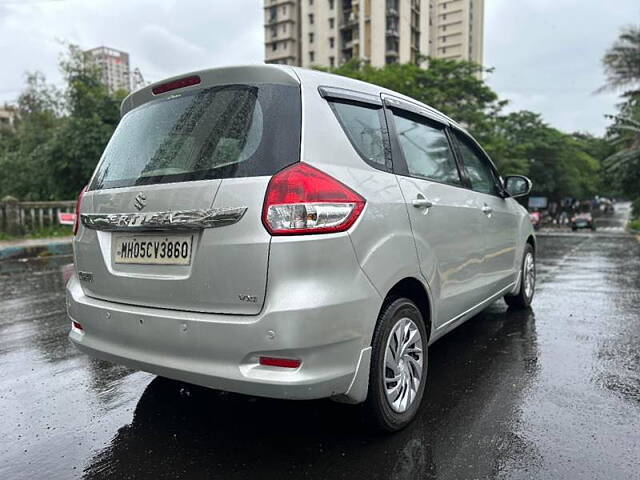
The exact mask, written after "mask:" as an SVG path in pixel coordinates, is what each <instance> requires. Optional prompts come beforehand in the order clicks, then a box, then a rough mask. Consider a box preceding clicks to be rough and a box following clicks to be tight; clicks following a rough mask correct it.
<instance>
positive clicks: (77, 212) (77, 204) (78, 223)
mask: <svg viewBox="0 0 640 480" xmlns="http://www.w3.org/2000/svg"><path fill="white" fill-rule="evenodd" d="M86 191H87V187H84V188H83V189H82V190H80V193H79V194H78V200H77V201H76V221H75V222H74V223H73V234H74V235H75V234H76V233H78V227H79V226H80V207H81V206H82V196H83V195H84V192H86Z"/></svg>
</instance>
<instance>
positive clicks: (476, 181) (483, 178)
mask: <svg viewBox="0 0 640 480" xmlns="http://www.w3.org/2000/svg"><path fill="white" fill-rule="evenodd" d="M455 135H456V138H457V139H458V148H459V149H460V155H461V156H462V162H463V163H464V170H465V172H466V174H467V177H468V178H469V181H470V182H471V188H472V189H473V190H475V191H476V192H481V193H488V194H490V195H496V194H497V189H496V182H495V177H494V175H493V170H492V169H491V166H490V165H489V162H488V161H487V159H486V158H484V156H481V155H480V154H479V153H478V152H476V150H475V148H473V147H472V146H471V141H470V140H468V139H466V138H464V136H463V135H461V134H459V133H458V132H455Z"/></svg>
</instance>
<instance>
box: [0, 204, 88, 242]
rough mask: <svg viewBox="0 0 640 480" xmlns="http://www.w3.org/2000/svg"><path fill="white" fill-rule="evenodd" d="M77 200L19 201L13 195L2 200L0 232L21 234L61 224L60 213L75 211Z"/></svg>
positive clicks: (0, 205)
mask: <svg viewBox="0 0 640 480" xmlns="http://www.w3.org/2000/svg"><path fill="white" fill-rule="evenodd" d="M75 207H76V202H75V200H68V201H56V202H19V201H18V200H17V199H15V198H13V197H5V198H3V199H2V201H0V232H6V233H10V234H20V233H23V232H25V231H32V230H37V229H38V228H45V227H50V226H54V225H59V214H60V213H70V212H74V211H75Z"/></svg>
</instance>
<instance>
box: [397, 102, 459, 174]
mask: <svg viewBox="0 0 640 480" xmlns="http://www.w3.org/2000/svg"><path fill="white" fill-rule="evenodd" d="M394 117H395V125H396V133H397V135H398V141H399V143H400V147H401V148H402V152H403V153H404V158H405V160H406V162H407V169H408V170H409V174H410V175H411V176H415V177H421V178H427V179H430V180H435V181H437V182H442V183H448V184H450V185H461V184H462V182H461V181H460V175H459V174H458V168H457V166H456V162H455V160H454V158H453V153H452V152H451V148H450V146H449V140H448V139H447V135H446V134H445V132H444V130H443V129H440V128H436V127H434V126H431V125H428V124H427V123H423V122H420V121H418V120H417V119H414V118H413V117H404V116H400V115H397V114H396V115H395V116H394Z"/></svg>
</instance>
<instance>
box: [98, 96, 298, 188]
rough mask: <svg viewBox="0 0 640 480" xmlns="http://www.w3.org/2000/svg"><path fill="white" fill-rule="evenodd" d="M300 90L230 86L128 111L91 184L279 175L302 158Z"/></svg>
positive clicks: (102, 186) (103, 186)
mask: <svg viewBox="0 0 640 480" xmlns="http://www.w3.org/2000/svg"><path fill="white" fill-rule="evenodd" d="M300 123H301V112H300V89H299V88H298V87H296V86H288V85H259V86H255V85H227V86H217V87H212V88H204V89H201V90H197V91H193V92H189V93H182V94H174V95H170V96H168V97H167V98H163V99H158V100H154V101H152V102H149V103H146V104H144V105H142V106H140V107H138V108H135V109H134V110H131V111H130V112H128V113H127V114H126V115H125V116H124V117H123V118H122V120H121V121H120V124H119V125H118V128H117V129H116V131H115V132H114V134H113V136H112V137H111V140H110V141H109V143H108V145H107V148H106V149H105V151H104V154H103V156H102V159H101V160H100V163H99V165H98V169H97V171H96V174H95V176H94V180H93V182H92V184H91V187H90V189H92V190H98V189H104V188H116V187H129V186H133V185H150V184H154V183H171V182H187V181H193V180H206V179H213V178H237V177H253V176H261V175H272V174H274V173H275V172H277V171H278V170H280V169H282V168H283V167H285V166H287V165H289V164H291V163H294V162H296V161H298V160H299V158H300Z"/></svg>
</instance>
